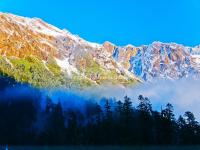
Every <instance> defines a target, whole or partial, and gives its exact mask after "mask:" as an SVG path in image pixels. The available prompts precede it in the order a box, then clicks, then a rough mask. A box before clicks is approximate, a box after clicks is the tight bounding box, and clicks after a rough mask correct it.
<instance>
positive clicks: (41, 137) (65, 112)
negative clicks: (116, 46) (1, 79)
mask: <svg viewBox="0 0 200 150" xmlns="http://www.w3.org/2000/svg"><path fill="white" fill-rule="evenodd" d="M40 99H41V98H40V97H38V99H37V100H36V101H34V100H33V99H32V96H27V97H20V98H19V99H16V100H14V101H9V100H6V101H5V100H2V101H1V102H0V119H1V122H0V144H11V145H13V144H16V145H17V144H19V145H27V144H29V145H30V144H31V145H38V144H39V145H183V144H187V145H189V144H200V125H199V123H198V122H197V121H196V119H195V117H194V115H193V113H191V112H189V111H188V112H186V113H185V114H184V115H183V117H182V116H180V117H179V118H178V120H176V118H175V117H174V112H173V111H174V109H173V106H172V105H171V104H169V103H168V104H167V105H166V107H165V108H164V109H163V110H161V112H158V111H154V110H153V109H152V106H151V102H150V100H149V99H148V98H145V97H143V96H142V95H140V96H139V98H138V100H139V105H138V106H137V107H136V108H134V107H133V104H132V100H131V99H130V98H129V97H127V96H125V97H124V101H116V102H112V103H111V101H109V100H108V99H107V100H106V101H105V103H104V104H102V105H99V104H98V103H92V102H87V103H86V106H85V111H84V112H83V111H81V110H79V109H77V108H70V109H69V108H68V109H65V107H62V105H61V103H60V102H58V103H57V104H54V103H53V102H52V100H51V98H50V97H46V105H45V107H44V109H42V108H40V107H39V104H37V102H39V101H38V100H40Z"/></svg>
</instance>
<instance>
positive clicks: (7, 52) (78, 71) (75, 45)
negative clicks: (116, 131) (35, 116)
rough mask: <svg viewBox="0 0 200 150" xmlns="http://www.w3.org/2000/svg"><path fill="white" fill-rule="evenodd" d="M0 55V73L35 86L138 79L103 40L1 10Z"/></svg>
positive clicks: (82, 84) (85, 84)
mask: <svg viewBox="0 0 200 150" xmlns="http://www.w3.org/2000/svg"><path fill="white" fill-rule="evenodd" d="M110 49H112V48H110ZM0 55H1V57H0V61H1V62H0V63H1V65H0V71H1V72H2V73H4V74H6V75H8V76H12V77H14V78H15V79H16V80H18V81H23V82H29V83H31V84H34V85H38V86H60V85H63V86H66V85H67V86H73V85H74V86H88V85H93V84H94V85H98V84H102V83H104V82H111V83H113V84H130V83H133V82H134V83H135V82H138V81H139V79H138V78H136V77H135V76H134V74H131V73H129V72H128V70H127V69H124V68H123V67H121V65H120V64H118V63H117V62H116V61H115V60H114V59H113V57H112V52H111V50H110V51H109V48H108V49H107V46H106V44H105V45H100V44H96V43H91V42H87V41H85V40H84V39H82V38H80V37H79V36H77V35H73V34H71V33H70V32H68V31H67V30H60V29H58V28H56V27H54V26H52V25H49V24H47V23H45V22H44V21H42V20H40V19H37V18H33V19H30V18H25V17H19V16H15V15H12V14H5V13H1V14H0ZM52 82H53V83H52Z"/></svg>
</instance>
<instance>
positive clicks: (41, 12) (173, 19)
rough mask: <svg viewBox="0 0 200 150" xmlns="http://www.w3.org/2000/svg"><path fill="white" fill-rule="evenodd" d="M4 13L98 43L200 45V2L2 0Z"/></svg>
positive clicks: (1, 8)
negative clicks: (36, 20) (55, 27)
mask: <svg viewBox="0 0 200 150" xmlns="http://www.w3.org/2000/svg"><path fill="white" fill-rule="evenodd" d="M0 11H2V12H11V13H14V14H17V15H22V16H28V17H38V18H42V19H43V20H45V21H47V22H49V23H51V24H53V25H55V26H57V27H59V28H61V29H62V28H66V29H68V30H69V31H71V32H72V33H75V34H78V35H80V36H81V37H83V38H85V39H87V40H89V41H92V42H98V43H103V42H104V41H111V42H113V43H115V44H117V45H126V44H133V45H136V46H138V45H142V44H149V43H151V42H152V41H158V40H159V41H162V42H177V43H180V44H185V45H188V46H194V45H198V44H200V0H0Z"/></svg>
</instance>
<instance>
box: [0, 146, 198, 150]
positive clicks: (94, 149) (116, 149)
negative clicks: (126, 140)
mask: <svg viewBox="0 0 200 150" xmlns="http://www.w3.org/2000/svg"><path fill="white" fill-rule="evenodd" d="M0 150H200V146H180V147H177V146H169V147H160V146H146V147H140V146H136V147H132V146H131V147H122V146H66V147H64V146H60V147H59V146H43V147H39V146H32V147H31V146H26V147H24V146H10V147H8V149H6V147H0Z"/></svg>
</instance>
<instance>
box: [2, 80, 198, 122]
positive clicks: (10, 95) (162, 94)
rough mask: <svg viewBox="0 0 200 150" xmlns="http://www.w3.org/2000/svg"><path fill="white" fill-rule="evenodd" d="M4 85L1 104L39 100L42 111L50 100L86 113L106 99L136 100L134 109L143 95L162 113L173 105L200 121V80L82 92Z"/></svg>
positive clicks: (103, 88)
mask: <svg viewBox="0 0 200 150" xmlns="http://www.w3.org/2000/svg"><path fill="white" fill-rule="evenodd" d="M8 81H9V82H8ZM0 85H1V87H0V95H1V97H0V99H1V100H15V99H26V97H31V100H35V101H37V102H38V100H39V101H40V103H41V106H42V107H44V106H45V100H46V97H49V98H51V99H52V101H53V102H54V103H58V102H61V104H62V105H63V107H65V108H78V109H80V110H82V111H84V106H85V104H86V103H87V102H94V103H96V102H98V103H101V100H102V99H105V98H107V99H114V100H122V101H123V99H124V96H126V95H127V96H128V97H130V98H131V99H132V102H133V105H134V106H136V105H137V104H138V100H137V99H138V96H139V95H140V94H141V95H143V96H145V97H148V98H149V99H150V100H151V103H152V105H153V108H154V109H157V110H159V111H160V109H161V108H162V107H163V108H164V107H165V105H166V104H167V103H168V102H169V103H171V104H172V105H173V106H174V110H175V114H176V116H178V115H180V114H183V113H184V112H185V111H192V112H193V113H194V114H195V116H196V117H197V119H198V120H199V118H200V110H199V108H200V92H199V90H200V79H193V78H184V79H180V80H176V81H171V80H157V81H156V82H152V83H145V84H140V85H137V86H129V87H123V86H113V85H102V86H99V87H90V88H85V89H82V90H77V89H70V90H69V89H51V90H50V89H36V88H33V87H31V86H30V85H27V84H18V83H16V82H14V81H13V80H11V81H10V79H9V80H8V79H6V81H5V78H3V79H1V80H0ZM29 99H30V98H29Z"/></svg>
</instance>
